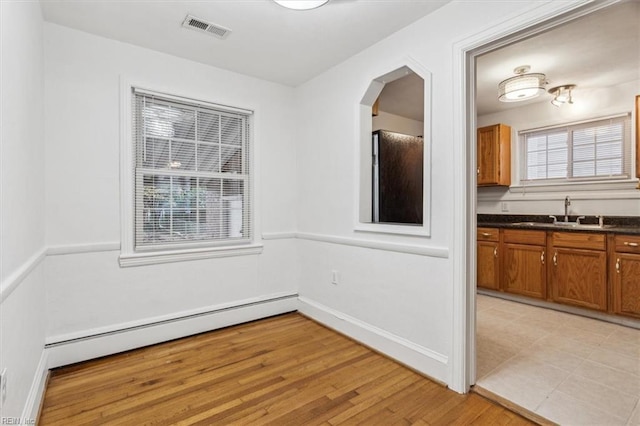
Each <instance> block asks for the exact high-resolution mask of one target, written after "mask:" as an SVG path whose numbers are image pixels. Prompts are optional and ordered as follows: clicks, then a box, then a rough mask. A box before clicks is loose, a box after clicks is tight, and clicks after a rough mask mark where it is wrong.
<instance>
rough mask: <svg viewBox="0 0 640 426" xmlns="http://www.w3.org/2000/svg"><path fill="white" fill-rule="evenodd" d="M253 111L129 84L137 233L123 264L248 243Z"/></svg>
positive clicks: (208, 253)
mask: <svg viewBox="0 0 640 426" xmlns="http://www.w3.org/2000/svg"><path fill="white" fill-rule="evenodd" d="M250 118H251V111H247V110H241V109H236V108H231V107H225V106H221V105H215V104H211V103H206V102H201V101H195V100H191V99H186V98H180V97H175V96H170V95H163V94H157V93H154V92H149V91H145V90H141V89H135V88H132V93H131V106H130V131H131V138H130V139H131V143H130V144H129V147H128V149H129V150H130V152H131V158H130V161H131V163H130V167H131V171H130V179H129V180H130V181H131V183H130V184H131V186H132V187H133V188H132V189H133V192H132V194H131V195H132V206H131V209H132V212H131V215H132V226H131V227H132V230H131V235H130V237H131V239H132V241H128V244H126V245H127V246H128V250H126V249H124V250H123V255H121V257H120V263H121V265H123V266H128V264H129V263H130V264H131V265H134V264H140V263H142V264H144V263H156V261H149V260H144V259H145V258H149V257H154V256H155V258H156V260H158V259H160V260H162V259H163V258H164V261H172V260H185V259H187V258H189V256H188V254H189V253H192V254H194V255H195V256H196V257H212V256H213V255H215V256H220V255H222V254H226V255H228V253H227V252H225V250H227V251H228V249H231V251H233V249H234V248H238V247H242V246H243V245H245V246H246V245H250V243H251V242H252V230H253V223H252V222H253V220H252V218H253V212H252V206H251V204H252V203H251V167H250V155H249V153H250V142H251V141H250V139H251V131H250V130H251V129H250V123H251V120H250ZM212 250H213V251H212ZM128 251H130V253H127V252H128ZM252 253H253V251H252V252H251V254H252ZM175 254H178V255H179V256H178V257H175V256H174V255H175ZM239 254H243V253H239ZM185 255H186V256H185ZM141 259H142V260H141ZM128 260H132V261H131V262H128Z"/></svg>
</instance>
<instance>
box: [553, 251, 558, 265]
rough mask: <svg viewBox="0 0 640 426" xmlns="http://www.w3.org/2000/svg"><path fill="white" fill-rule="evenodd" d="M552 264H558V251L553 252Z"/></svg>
mask: <svg viewBox="0 0 640 426" xmlns="http://www.w3.org/2000/svg"><path fill="white" fill-rule="evenodd" d="M553 266H558V252H555V253H553Z"/></svg>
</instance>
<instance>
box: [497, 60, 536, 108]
mask: <svg viewBox="0 0 640 426" xmlns="http://www.w3.org/2000/svg"><path fill="white" fill-rule="evenodd" d="M530 69H531V67H530V66H529V65H523V66H521V67H518V68H516V69H514V70H513V72H514V73H515V74H516V76H515V77H511V78H508V79H506V80H504V81H502V82H500V84H499V85H498V100H499V101H501V102H519V101H525V100H527V99H532V98H535V97H536V96H538V95H540V94H541V93H544V85H545V84H547V83H546V80H545V79H546V76H545V75H544V74H540V73H531V74H527V72H529V70H530Z"/></svg>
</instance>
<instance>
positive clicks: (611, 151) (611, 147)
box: [596, 141, 622, 159]
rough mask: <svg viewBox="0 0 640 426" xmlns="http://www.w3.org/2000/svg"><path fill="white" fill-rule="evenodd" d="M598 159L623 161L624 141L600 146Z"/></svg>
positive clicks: (598, 147)
mask: <svg viewBox="0 0 640 426" xmlns="http://www.w3.org/2000/svg"><path fill="white" fill-rule="evenodd" d="M596 152H597V156H598V158H612V157H615V158H619V159H622V141H615V142H608V143H601V144H598V146H597V148H596Z"/></svg>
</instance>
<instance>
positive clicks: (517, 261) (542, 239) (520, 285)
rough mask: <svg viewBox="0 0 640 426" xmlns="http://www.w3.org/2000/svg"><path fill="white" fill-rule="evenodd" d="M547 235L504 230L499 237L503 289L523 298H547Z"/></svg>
mask: <svg viewBox="0 0 640 426" xmlns="http://www.w3.org/2000/svg"><path fill="white" fill-rule="evenodd" d="M546 239H547V238H546V233H545V231H529V230H520V229H505V230H504V231H503V237H502V243H503V244H502V265H503V267H502V289H503V290H504V291H505V292H509V293H515V294H520V295H522V296H528V297H535V298H538V299H545V298H546V296H547V267H546V253H545V250H546Z"/></svg>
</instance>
